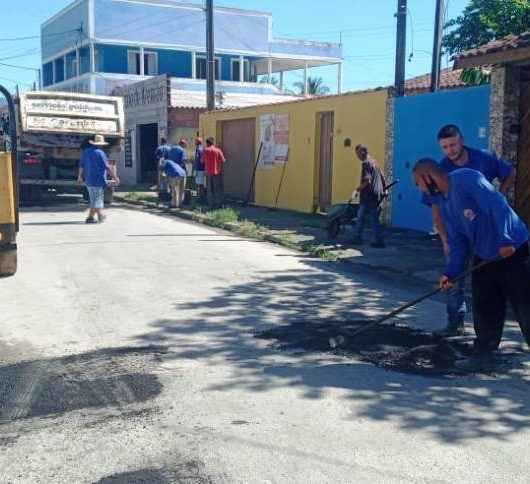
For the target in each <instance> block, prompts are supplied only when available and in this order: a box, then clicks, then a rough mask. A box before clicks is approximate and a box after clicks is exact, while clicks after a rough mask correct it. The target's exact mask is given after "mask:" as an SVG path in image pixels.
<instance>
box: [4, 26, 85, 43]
mask: <svg viewBox="0 0 530 484" xmlns="http://www.w3.org/2000/svg"><path fill="white" fill-rule="evenodd" d="M82 30H83V29H82V27H80V28H78V29H72V30H65V31H64V32H56V33H53V34H45V35H31V36H27V37H12V38H4V39H0V42H19V41H22V40H34V39H41V38H42V37H54V36H57V35H65V34H70V33H72V32H82Z"/></svg>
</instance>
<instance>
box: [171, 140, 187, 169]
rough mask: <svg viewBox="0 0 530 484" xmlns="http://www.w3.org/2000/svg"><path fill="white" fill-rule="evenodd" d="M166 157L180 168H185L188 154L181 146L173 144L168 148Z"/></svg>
mask: <svg viewBox="0 0 530 484" xmlns="http://www.w3.org/2000/svg"><path fill="white" fill-rule="evenodd" d="M168 158H169V159H170V160H171V161H174V162H175V163H177V164H178V165H180V166H181V167H182V168H186V161H187V160H188V154H187V153H186V150H185V149H184V148H183V147H182V146H179V145H177V146H173V147H172V148H171V149H170V150H169V155H168Z"/></svg>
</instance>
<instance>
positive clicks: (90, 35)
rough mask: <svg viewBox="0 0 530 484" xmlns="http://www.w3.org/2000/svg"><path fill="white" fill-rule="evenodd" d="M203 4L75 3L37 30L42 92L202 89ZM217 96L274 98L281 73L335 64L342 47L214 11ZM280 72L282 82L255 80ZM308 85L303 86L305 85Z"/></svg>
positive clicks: (267, 18)
mask: <svg viewBox="0 0 530 484" xmlns="http://www.w3.org/2000/svg"><path fill="white" fill-rule="evenodd" d="M205 23H206V22H205V12H204V8H203V6H202V5H198V4H191V3H184V2H180V1H176V0H77V1H74V2H73V3H72V4H70V5H69V6H67V7H66V8H64V9H63V10H62V11H60V12H59V13H57V14H56V15H55V16H53V17H52V18H50V19H49V20H47V21H46V22H45V23H44V24H43V25H42V26H41V44H42V85H43V88H44V89H47V90H60V91H74V92H85V93H91V94H103V95H108V94H110V93H111V92H112V91H113V90H114V89H115V88H116V87H118V86H123V85H126V84H130V83H134V82H139V81H142V80H145V79H148V78H150V77H152V76H158V75H162V74H166V75H168V76H170V77H172V78H175V79H177V80H178V82H179V84H180V85H181V86H182V88H183V89H184V90H188V91H205V88H206V86H205V84H206V82H205V78H206V51H205V43H206V33H205ZM214 25H215V27H214V30H215V67H216V70H215V77H216V79H217V81H218V82H217V83H216V90H217V92H218V93H221V95H222V93H226V92H236V93H237V92H239V93H250V94H278V93H279V92H281V90H282V88H283V85H282V84H283V73H284V72H288V71H292V70H299V69H301V70H303V72H304V77H305V79H306V80H307V77H308V70H309V69H310V68H311V67H318V66H323V65H332V64H335V65H337V89H338V91H340V90H341V84H342V79H341V78H342V48H341V46H340V45H339V44H332V43H319V42H309V41H303V40H292V39H279V38H275V37H274V36H273V34H272V15H271V14H270V13H264V12H255V11H250V10H241V9H235V8H224V7H216V8H215V11H214ZM275 73H278V74H279V77H280V83H279V85H278V86H274V85H273V84H272V83H267V82H265V83H263V82H258V80H262V79H260V77H259V76H263V75H265V76H268V79H267V80H269V81H270V80H271V79H272V75H273V74H275ZM306 85H307V82H306Z"/></svg>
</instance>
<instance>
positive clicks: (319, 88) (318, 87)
mask: <svg viewBox="0 0 530 484" xmlns="http://www.w3.org/2000/svg"><path fill="white" fill-rule="evenodd" d="M294 87H295V88H296V89H298V92H299V94H304V83H303V82H295V83H294ZM328 93H329V87H328V86H326V85H325V84H324V80H323V79H322V78H321V77H311V76H309V77H308V78H307V94H310V95H311V96H324V95H325V94H328Z"/></svg>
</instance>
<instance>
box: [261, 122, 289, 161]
mask: <svg viewBox="0 0 530 484" xmlns="http://www.w3.org/2000/svg"><path fill="white" fill-rule="evenodd" d="M260 142H261V143H263V148H262V152H261V158H260V165H261V166H262V167H272V166H274V165H281V164H284V163H285V162H286V161H287V156H288V152H289V115H288V114H264V115H262V116H261V117H260Z"/></svg>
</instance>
